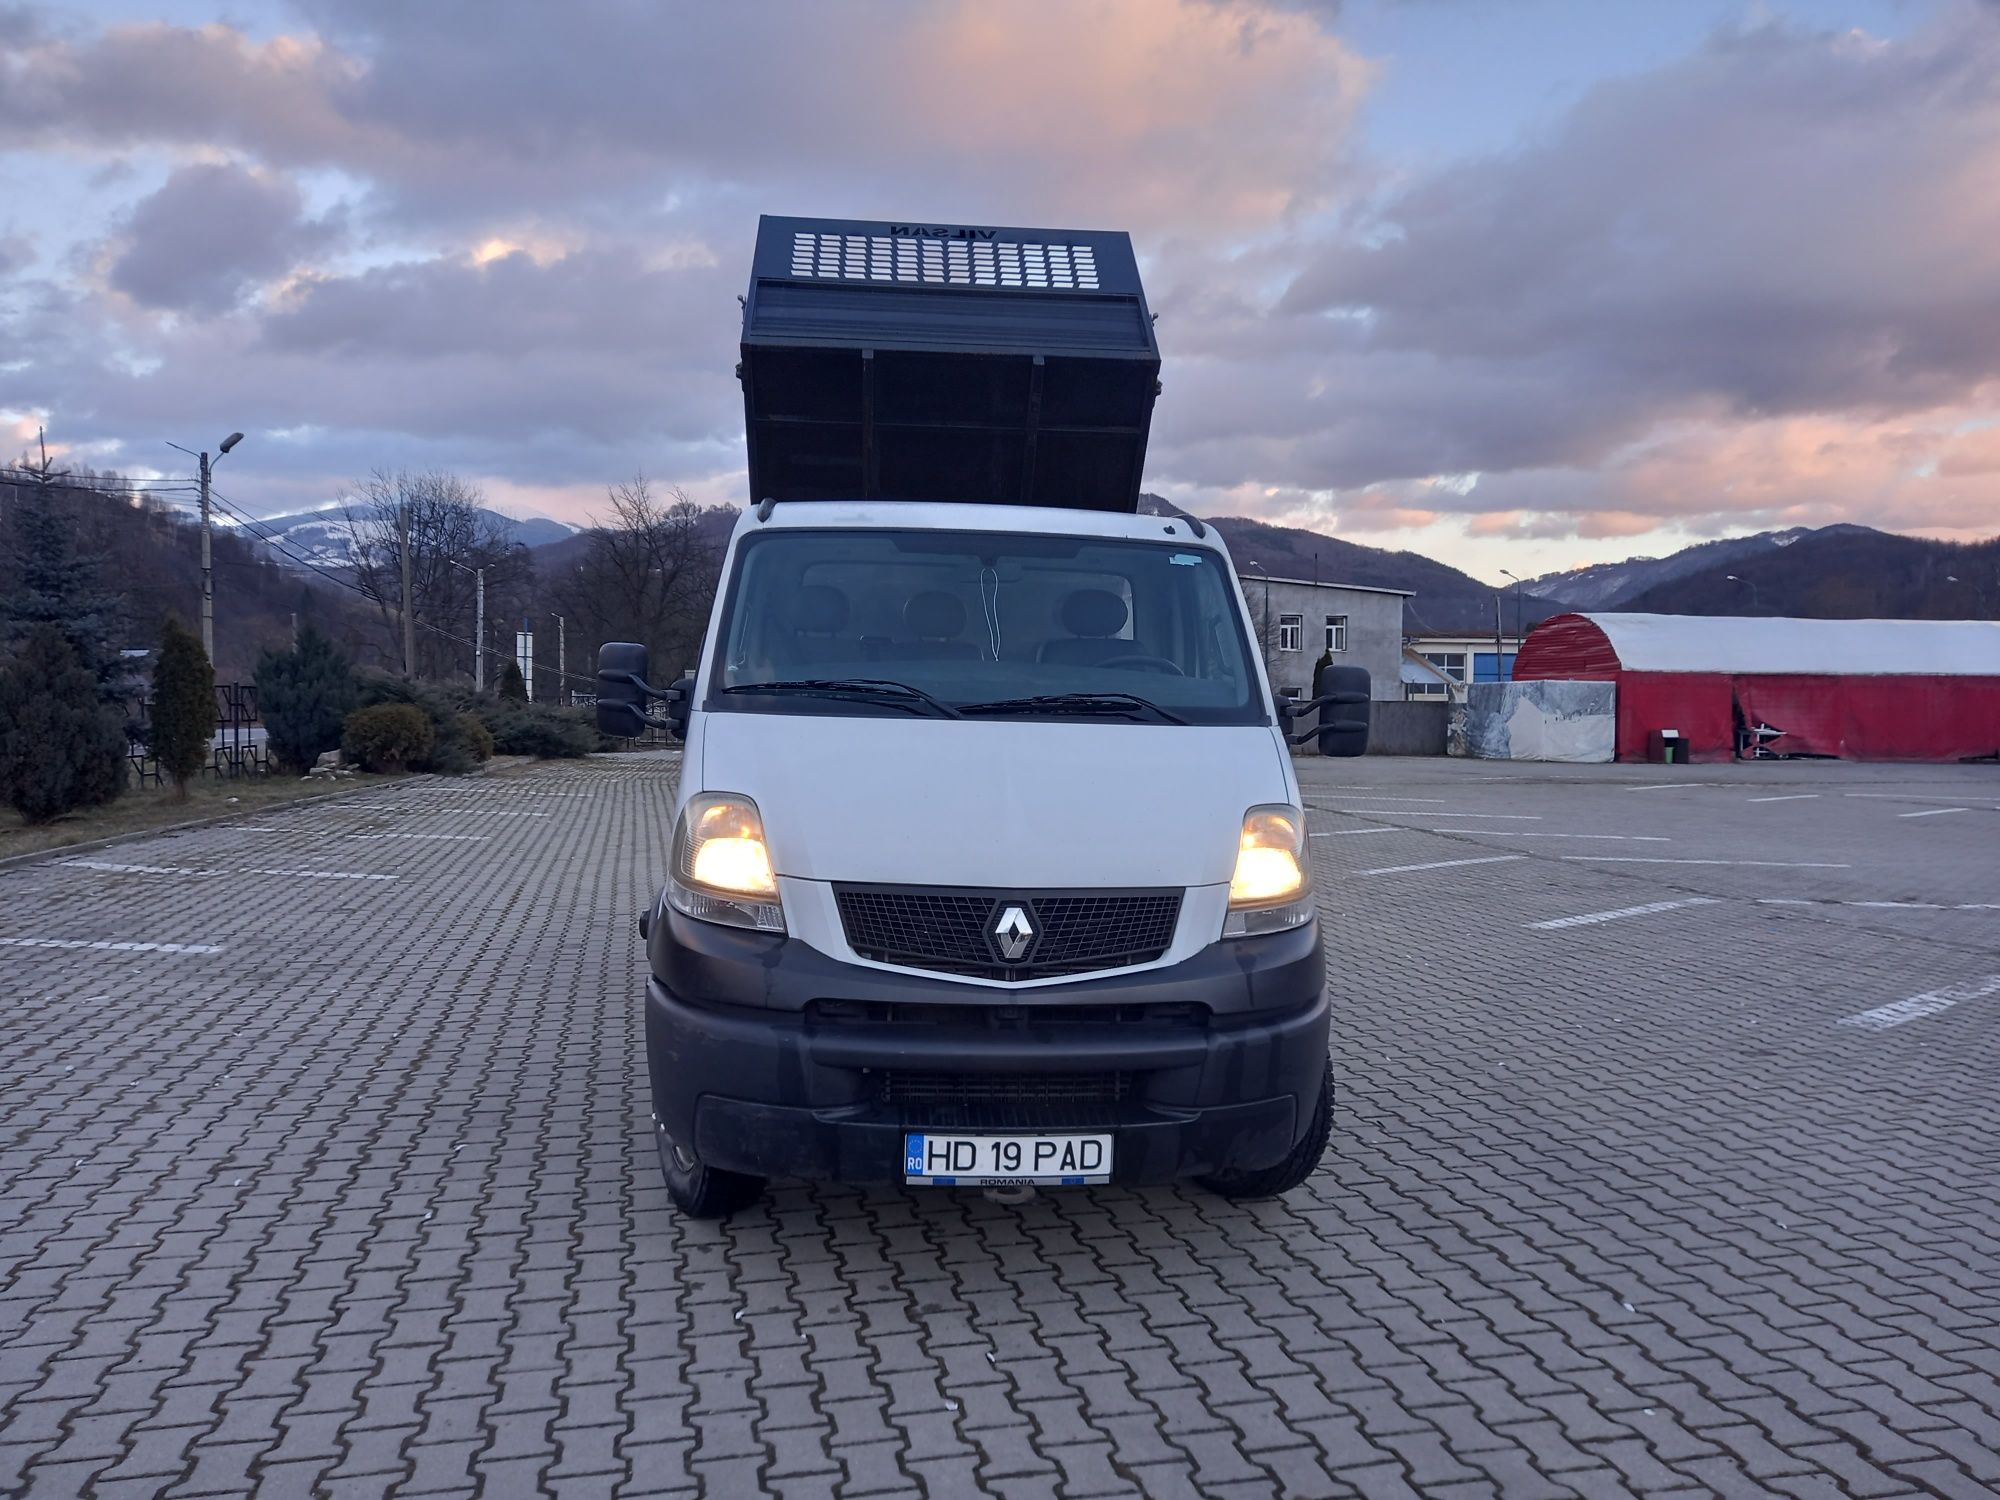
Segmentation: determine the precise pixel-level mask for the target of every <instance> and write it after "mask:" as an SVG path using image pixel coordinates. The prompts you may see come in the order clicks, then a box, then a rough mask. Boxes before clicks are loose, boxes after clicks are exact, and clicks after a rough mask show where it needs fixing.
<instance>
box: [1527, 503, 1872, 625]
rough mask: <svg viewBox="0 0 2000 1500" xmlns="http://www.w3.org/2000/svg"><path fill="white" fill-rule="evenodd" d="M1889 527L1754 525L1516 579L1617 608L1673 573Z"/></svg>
mask: <svg viewBox="0 0 2000 1500" xmlns="http://www.w3.org/2000/svg"><path fill="white" fill-rule="evenodd" d="M1889 535H1891V533H1889V532H1886V531H1876V530H1874V529H1873V528H1872V527H1868V526H1850V525H1846V524H1838V525H1833V526H1822V527H1817V528H1815V527H1811V526H1790V527H1787V528H1785V529H1784V530H1782V531H1760V532H1758V533H1757V534H1756V535H1755V536H1735V537H1723V538H1720V539H1719V540H1716V541H1713V542H1698V543H1696V544H1695V545H1694V546H1692V547H1683V548H1682V549H1681V550H1680V551H1678V552H1671V553H1669V554H1667V556H1665V557H1628V558H1626V559H1624V560H1623V561H1622V562H1612V563H1595V564H1593V565H1591V566H1589V567H1584V568H1572V569H1570V570H1568V571H1567V572H1562V573H1544V574H1543V575H1542V576H1541V577H1539V578H1530V579H1527V580H1525V581H1524V582H1523V584H1522V585H1521V586H1522V588H1524V589H1525V590H1526V591H1527V592H1528V593H1530V594H1536V595H1539V596H1541V597H1542V598H1545V599H1560V600H1562V601H1563V602H1565V603H1567V604H1568V605H1569V606H1570V607H1571V608H1573V609H1584V610H1589V609H1609V610H1615V609H1622V608H1626V607H1628V606H1629V604H1630V601H1632V600H1634V599H1636V598H1638V597H1639V596H1640V595H1641V594H1644V593H1646V592H1648V591H1649V590H1654V589H1659V588H1660V587H1662V586H1663V585H1665V584H1668V583H1671V582H1672V581H1673V580H1675V579H1677V578H1687V577H1691V576H1692V575H1694V574H1696V573H1699V572H1701V571H1702V570H1704V569H1706V568H1714V567H1725V568H1726V567H1727V566H1728V565H1730V564H1732V563H1738V562H1742V563H1748V562H1750V561H1752V560H1755V559H1758V558H1763V557H1767V556H1769V555H1770V554H1771V553H1773V552H1776V551H1778V550H1780V549H1781V548H1785V547H1789V546H1791V545H1793V544H1794V543H1795V542H1798V541H1800V540H1802V539H1804V538H1806V537H1815V536H1874V537H1886V536H1889Z"/></svg>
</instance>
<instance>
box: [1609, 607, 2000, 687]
mask: <svg viewBox="0 0 2000 1500" xmlns="http://www.w3.org/2000/svg"><path fill="white" fill-rule="evenodd" d="M1584 618H1586V619H1587V620H1589V621H1590V622H1591V623H1592V624H1593V625H1595V626H1597V628H1598V629H1600V630H1602V631H1603V632H1604V634H1605V636H1606V638H1607V639H1608V640H1609V641H1610V642H1611V647H1612V649H1613V650H1614V651H1616V652H1617V653H1618V661H1619V665H1620V666H1622V667H1623V668H1624V669H1625V670H1626V671H1628V672H1739V673H1750V674H1757V673H1765V674H1786V675H1824V674H1829V673H1831V674H1839V675H1843V676H1860V677H1904V676H1909V677H2000V621H1992V620H1799V619H1789V618H1782V617H1766V616H1756V615H1641V614H1587V615H1585V616H1584Z"/></svg>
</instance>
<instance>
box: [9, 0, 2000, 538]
mask: <svg viewBox="0 0 2000 1500" xmlns="http://www.w3.org/2000/svg"><path fill="white" fill-rule="evenodd" d="M764 212H769V213H793V214H805V215H815V214H826V215H832V216H840V217H857V218H877V217H879V218H896V219H913V218H914V219H923V220H928V221H934V222H961V223H1003V224H1004V223H1041V224H1071V225H1079V226H1088V227H1111V228H1125V229H1129V230H1130V231H1131V233H1132V235H1133V237H1134V240H1135V243H1136V245H1137V247H1138V250H1139V253H1140V258H1141V261H1142V265H1143V269H1144V272H1145V276H1146V283H1147V290H1148V295H1149V298H1150V300H1151V302H1152V305H1153V308H1154V310H1155V311H1156V312H1157V313H1158V314H1159V337H1160V344H1161V348H1162V352H1163V355H1164V358H1165V361H1166V368H1165V372H1164V382H1165V391H1164V394H1163V395H1162V396H1161V398H1160V403H1159V409H1158V412H1157V415H1156V418H1155V422H1154V428H1153V441H1152V446H1151V450H1150V453H1149V457H1148V464H1147V485H1148V487H1149V488H1151V489H1153V490H1156V491H1158V492H1160V493H1162V494H1164V495H1166V496H1168V497H1169V498H1171V499H1173V500H1175V501H1177V502H1179V503H1181V504H1183V505H1187V506H1189V507H1191V508H1193V509H1195V510H1196V511H1198V512H1200V513H1204V514H1241V515H1255V516H1260V517H1263V518H1266V519H1269V520H1275V521H1280V522H1284V523H1288V524H1299V525H1309V526H1312V527H1315V528H1316V529H1319V530H1322V531H1326V532H1329V533H1331V534H1335V535H1339V536H1343V537H1346V538H1348V539H1350V540H1354V541H1360V542H1366V543H1370V544H1372V545H1377V546H1388V547H1404V548H1410V549H1412V550H1416V551H1420V552H1425V553H1428V554H1430V555H1432V556H1434V557H1438V558H1440V559H1442V560H1444V561H1447V562H1450V563H1453V564H1455V565H1458V566H1461V567H1464V568H1467V569H1468V570H1469V571H1472V572H1474V573H1476V574H1479V575H1481V576H1484V577H1487V578H1497V576H1498V573H1499V570H1500V569H1502V568H1510V569H1512V570H1514V571H1516V572H1519V573H1522V574H1528V573H1534V572H1542V571H1547V570H1550V569H1554V568H1560V567H1567V566H1573V565H1576V564H1580V563H1584V562H1590V561H1603V560H1606V559H1609V558H1614V557H1620V556H1626V555H1630V554H1632V553H1637V552H1660V551H1666V550H1671V549H1672V548H1674V547H1677V546H1680V545H1684V544H1685V543H1687V542H1688V541H1691V540H1697V539H1702V538H1706V537H1711V536H1716V535H1722V534H1728V533H1732V532H1742V531H1751V530H1761V529H1765V528H1768V527H1773V526H1784V525H1794V524H1806V525H1818V524H1824V523H1827V522H1832V521H1856V522H1862V523H1866V524H1870V525H1876V526H1883V527H1888V528H1892V529H1897V530H1905V531H1915V532H1921V533H1924V534H1927V535H1933V536H1940V537H1947V538H1955V539H1971V538H1974V537H1984V536H1989V535H1992V534H1994V533H1996V532H2000V3H1996V0H1675V3H1673V4H1655V3H1651V0H1644V3H1642V0H1629V3H1624V0H1621V3H1607V0H1507V3H1501V0H1491V3H1482V0H1344V3H1335V0H1320V3H1312V0H1068V3H1057V0H1004V3H1003V0H984V3H977V4H971V3H967V4H959V3H952V0H938V3H931V4H921V5H919V4H911V3H907V0H880V3H875V0H843V3H841V4H838V5H828V4H820V3H805V0H799V3H788V4H778V3H763V0H743V3H735V4H731V5H727V6H721V5H716V6H672V7H669V6H658V5H655V4H651V3H643V0H630V3H611V0H574V3H568V4H564V5H560V6H555V5H541V4H520V5H513V4H494V3H491V0H427V3H424V4H415V5H413V4H409V3H407V0H293V3H254V0H225V3H223V4H220V5H213V4H196V3H189V0H154V3H152V4H147V5H140V4H127V3H121V0H102V3H84V4H78V3H75V0H69V3H65V4H63V5H61V6H46V7H44V6H39V5H36V4H33V3H30V4H27V5H21V4H17V3H13V0H0V444H4V445H6V446H7V447H9V448H10V450H11V451H9V452H7V453H6V454H4V455H0V458H4V459H5V460H11V459H13V458H14V457H15V456H16V455H17V454H19V453H21V452H24V451H26V449H27V447H28V445H29V444H30V443H31V442H32V440H33V437H34V434H35V430H36V428H37V427H38V426H40V425H43V424H46V426H47V429H48V433H49V437H50V440H51V443H52V445H53V446H54V447H55V448H56V449H57V450H58V451H60V452H62V453H63V454H64V455H65V456H66V457H68V458H69V459H71V460H73V461H75V462H78V463H85V464H89V465H92V466H94V467H98V468H103V469H115V470H117V471H119V472H121V473H126V474H139V475H152V474H174V473H178V472H180V471H179V469H178V468H177V467H176V466H177V465H178V464H180V463H182V462H183V460H182V459H181V458H180V456H179V455H178V454H176V453H174V452H173V450H171V449H169V448H168V447H166V443H167V441H168V440H169V439H171V440H173V441H175V442H179V443H183V444H186V445H188V446H199V445H201V444H203V443H209V444H212V443H214V442H215V441H216V440H218V439H219V438H220V437H221V436H222V435H223V434H224V433H226V432H228V431H230V430H232V429H236V428H240V429H243V430H244V431H246V432H247V433H248V434H249V435H250V436H249V438H248V440H247V441H246V442H245V443H244V444H243V446H242V447H241V448H239V449H238V450H237V451H236V452H235V453H234V454H232V455H231V457H230V463H229V471H228V487H229V491H230V494H231V496H232V498H233V499H235V500H236V501H237V502H238V503H239V504H245V505H248V506H249V507H250V508H251V509H252V510H254V511H256V512H260V513H263V514H276V513H279V512H282V511H289V510H297V509H304V508H308V507H311V506H313V505H316V504H322V503H325V502H326V501H328V500H330V499H331V498H333V496H334V495H335V494H337V493H338V492H339V490H340V489H341V487H342V486H343V484H345V483H347V482H350V481H352V480H353V479H355V478H356V477H358V476H360V475H363V474H365V473H367V472H368V471H369V470H370V469H372V468H374V467H377V466H388V467H405V466H407V467H417V466H440V467H446V468H450V469H453V470H456V471H457V472H459V473H460V474H462V475H464V476H466V477H468V478H472V479H475V480H476V481H478V482H479V483H480V484H481V485H482V486H483V487H484V488H485V490H486V492H487V494H488V496H489V497H490V498H491V499H492V500H493V501H494V503H496V504H497V505H498V506H499V507H500V508H502V509H505V510H509V511H512V512H513V513H515V514H521V515H528V514H545V515H553V516H558V517H561V518H564V519H568V520H574V521H582V520H584V519H585V518H586V516H587V515H588V514H589V513H590V512H591V511H592V510H593V509H594V508H596V507H597V506H598V505H599V504H600V497H601V496H602V493H603V489H604V486H605V485H606V484H607V483H610V482H613V481H616V480H618V479H620V478H622V477H626V476H629V475H630V474H632V473H633V472H635V471H639V470H643V471H644V472H646V473H647V474H648V475H650V476H652V477H653V478H655V479H656V480H660V481H666V482H673V483H679V484H680V485H682V486H683V487H684V488H686V489H687V490H688V491H689V492H690V493H692V494H694V495H695V496H697V497H698V498H702V499H706V500H716V501H722V500H727V501H730V502H732V503H740V502H741V501H742V499H743V498H744V497H743V492H742V486H743V473H742V432H741V422H742V406H741V398H740V395H739V393H738V389H737V386H736V384H735V381H734V379H733V378H732V375H731V369H732V366H733V363H734V360H735V341H736V336H737V332H738V327H737V303H736V294H737V293H738V292H740V291H741V290H743V286H744V282H745V279H746V277H747V274H748V265H749V253H750V245H751V241H752V238H753V235H754V233H755V226H756V219H757V215H758V214H759V213H764Z"/></svg>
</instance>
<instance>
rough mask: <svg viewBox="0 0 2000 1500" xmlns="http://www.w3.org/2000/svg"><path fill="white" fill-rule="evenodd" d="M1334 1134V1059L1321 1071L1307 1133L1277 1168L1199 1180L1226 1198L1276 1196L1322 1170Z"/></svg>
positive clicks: (1220, 1174) (1233, 1173) (1226, 1173)
mask: <svg viewBox="0 0 2000 1500" xmlns="http://www.w3.org/2000/svg"><path fill="white" fill-rule="evenodd" d="M1332 1134H1333V1059H1332V1058H1328V1059H1327V1062H1326V1071H1325V1072H1323V1073H1321V1074H1320V1081H1319V1100H1318V1102H1317V1103H1316V1104H1315V1105H1314V1106H1313V1113H1312V1119H1311V1120H1309V1121H1307V1122H1306V1133H1305V1135H1304V1136H1302V1137H1301V1138H1300V1140H1299V1143H1298V1144H1297V1145H1296V1146H1294V1147H1292V1150H1291V1154H1290V1155H1288V1156H1287V1157H1286V1158H1285V1159H1284V1160H1283V1161H1281V1162H1279V1163H1278V1164H1277V1165H1276V1166H1274V1167H1265V1168H1263V1169H1261V1170H1259V1171H1255V1172H1217V1173H1215V1174H1214V1175H1212V1176H1209V1177H1203V1178H1201V1179H1199V1181H1200V1182H1201V1185H1202V1186H1203V1187H1205V1188H1207V1189H1208V1190H1209V1191H1210V1192H1211V1193H1214V1194H1216V1195H1218V1196H1219V1197H1223V1198H1276V1197H1278V1196H1279V1195H1280V1194H1282V1193H1289V1192H1290V1191H1291V1190H1292V1189H1293V1188H1295V1187H1297V1186H1298V1185H1299V1184H1300V1183H1302V1182H1304V1181H1305V1180H1306V1179H1307V1178H1308V1177H1310V1176H1312V1174H1313V1173H1314V1172H1315V1171H1317V1170H1318V1169H1319V1159H1320V1157H1321V1156H1323V1155H1325V1154H1326V1143H1327V1138H1328V1137H1329V1136H1331V1135H1332Z"/></svg>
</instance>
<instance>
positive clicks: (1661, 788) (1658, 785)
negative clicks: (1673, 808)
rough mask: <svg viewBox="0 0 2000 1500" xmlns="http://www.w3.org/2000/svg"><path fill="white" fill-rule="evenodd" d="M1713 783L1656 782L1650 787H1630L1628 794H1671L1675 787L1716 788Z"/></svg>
mask: <svg viewBox="0 0 2000 1500" xmlns="http://www.w3.org/2000/svg"><path fill="white" fill-rule="evenodd" d="M1714 785H1715V783H1714V782H1712V781H1655V782H1653V783H1652V784H1651V785H1650V786H1628V787H1626V788H1625V790H1626V791H1628V792H1671V791H1672V790H1674V788H1675V787H1683V786H1714Z"/></svg>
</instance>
